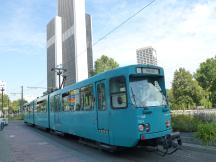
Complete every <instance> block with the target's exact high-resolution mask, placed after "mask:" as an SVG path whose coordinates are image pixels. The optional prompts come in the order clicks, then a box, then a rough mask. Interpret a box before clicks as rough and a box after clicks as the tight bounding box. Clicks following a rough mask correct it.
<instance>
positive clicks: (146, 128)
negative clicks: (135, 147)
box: [145, 123, 151, 132]
mask: <svg viewBox="0 0 216 162" xmlns="http://www.w3.org/2000/svg"><path fill="white" fill-rule="evenodd" d="M150 129H151V127H150V124H149V123H146V124H145V130H146V132H150Z"/></svg>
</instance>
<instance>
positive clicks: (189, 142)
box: [180, 132, 216, 153]
mask: <svg viewBox="0 0 216 162" xmlns="http://www.w3.org/2000/svg"><path fill="white" fill-rule="evenodd" d="M180 135H181V139H182V143H183V147H184V148H186V149H189V150H194V149H195V150H198V151H201V152H211V153H216V147H215V146H206V145H203V144H202V142H201V141H200V140H199V139H197V138H195V137H194V133H186V132H181V133H180Z"/></svg>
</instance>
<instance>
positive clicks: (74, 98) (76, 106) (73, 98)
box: [68, 89, 80, 111]
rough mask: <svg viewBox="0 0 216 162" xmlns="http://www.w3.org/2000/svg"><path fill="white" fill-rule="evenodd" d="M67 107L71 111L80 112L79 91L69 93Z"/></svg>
mask: <svg viewBox="0 0 216 162" xmlns="http://www.w3.org/2000/svg"><path fill="white" fill-rule="evenodd" d="M69 94H70V95H69V98H68V101H69V105H70V110H71V111H79V110H80V91H79V89H76V90H72V91H70V92H69Z"/></svg>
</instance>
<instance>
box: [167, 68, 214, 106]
mask: <svg viewBox="0 0 216 162" xmlns="http://www.w3.org/2000/svg"><path fill="white" fill-rule="evenodd" d="M170 93H172V94H168V95H169V96H172V100H171V105H172V108H173V109H191V108H195V107H196V106H205V107H209V106H210V105H209V104H210V103H209V100H208V93H207V92H205V91H204V90H203V89H202V87H200V86H199V84H198V82H197V81H196V80H194V79H193V76H192V74H190V72H189V71H186V70H185V69H184V68H180V69H179V70H176V71H175V73H174V80H173V83H172V90H171V92H170Z"/></svg>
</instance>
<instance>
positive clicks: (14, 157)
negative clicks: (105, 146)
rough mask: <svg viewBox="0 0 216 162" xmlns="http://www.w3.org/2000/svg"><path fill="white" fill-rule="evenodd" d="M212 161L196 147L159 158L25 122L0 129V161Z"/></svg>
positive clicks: (214, 155) (214, 157) (211, 156)
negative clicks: (86, 142) (112, 149)
mask: <svg viewBox="0 0 216 162" xmlns="http://www.w3.org/2000/svg"><path fill="white" fill-rule="evenodd" d="M35 161H36V162H145V161H147V162H148V161H149V162H152V161H157V162H169V161H170V162H173V161H174V162H192V161H195V162H216V152H215V153H214V152H207V151H204V152H203V151H201V150H196V149H186V148H184V147H183V148H182V150H178V151H177V152H175V153H174V154H172V155H167V156H165V157H161V156H159V155H158V154H156V153H155V152H149V151H147V150H144V149H131V150H126V151H121V152H116V153H110V152H107V151H101V150H99V149H97V148H94V147H91V146H87V145H84V144H82V143H80V142H79V141H78V140H77V139H74V138H71V137H70V138H65V137H62V136H59V135H55V134H51V133H48V132H46V131H43V130H40V129H37V128H33V127H31V126H27V125H25V124H24V123H23V122H10V123H9V125H8V126H7V127H5V129H4V130H3V131H0V162H35Z"/></svg>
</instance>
